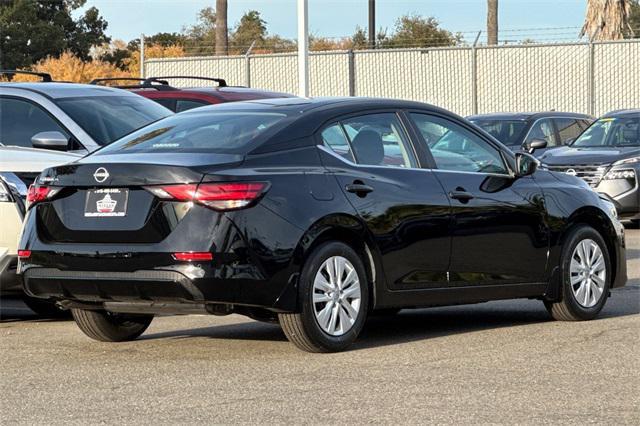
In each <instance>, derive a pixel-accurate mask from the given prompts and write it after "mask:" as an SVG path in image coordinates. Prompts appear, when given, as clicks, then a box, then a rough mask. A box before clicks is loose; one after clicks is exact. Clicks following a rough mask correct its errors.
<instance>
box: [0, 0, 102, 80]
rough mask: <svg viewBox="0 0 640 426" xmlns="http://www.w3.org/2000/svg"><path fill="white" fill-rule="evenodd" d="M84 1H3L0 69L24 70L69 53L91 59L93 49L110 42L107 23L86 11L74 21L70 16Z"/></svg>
mask: <svg viewBox="0 0 640 426" xmlns="http://www.w3.org/2000/svg"><path fill="white" fill-rule="evenodd" d="M85 2H86V0H11V1H9V0H3V1H1V2H0V28H1V29H2V37H0V52H2V55H0V67H2V68H5V69H6V68H25V67H30V66H31V65H33V64H35V63H37V62H39V61H40V60H42V59H44V58H46V57H49V56H52V57H58V56H60V55H61V54H62V52H64V51H65V50H70V51H71V52H72V53H73V54H74V55H75V56H77V57H78V58H80V59H83V60H88V59H90V51H91V48H92V47H93V46H99V45H102V44H104V43H108V42H109V41H110V39H109V37H107V36H106V34H105V33H104V31H105V30H106V28H107V22H106V21H105V20H104V19H103V18H102V17H101V16H100V13H99V12H98V9H96V8H95V7H91V8H89V9H88V10H87V11H85V13H84V14H83V15H82V16H80V17H79V18H77V19H75V20H74V18H73V16H72V12H73V11H74V10H76V9H78V8H80V7H82V6H84V4H85Z"/></svg>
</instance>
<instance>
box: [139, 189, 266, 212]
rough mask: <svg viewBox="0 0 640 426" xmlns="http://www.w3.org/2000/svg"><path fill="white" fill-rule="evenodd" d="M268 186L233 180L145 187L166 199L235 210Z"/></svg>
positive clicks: (257, 196) (255, 197)
mask: <svg viewBox="0 0 640 426" xmlns="http://www.w3.org/2000/svg"><path fill="white" fill-rule="evenodd" d="M268 187H269V185H268V183H266V182H233V183H201V184H200V185H195V184H181V185H162V186H149V187H146V188H145V189H146V190H147V191H149V192H151V193H153V194H154V195H155V196H156V197H158V198H161V199H164V200H176V201H193V202H196V203H199V204H203V205H205V206H207V207H211V208H212V209H215V210H233V209H240V208H243V207H247V206H248V205H249V204H251V203H252V202H253V201H255V200H257V199H258V198H260V197H261V196H262V195H263V194H264V193H265V192H266V191H267V189H268Z"/></svg>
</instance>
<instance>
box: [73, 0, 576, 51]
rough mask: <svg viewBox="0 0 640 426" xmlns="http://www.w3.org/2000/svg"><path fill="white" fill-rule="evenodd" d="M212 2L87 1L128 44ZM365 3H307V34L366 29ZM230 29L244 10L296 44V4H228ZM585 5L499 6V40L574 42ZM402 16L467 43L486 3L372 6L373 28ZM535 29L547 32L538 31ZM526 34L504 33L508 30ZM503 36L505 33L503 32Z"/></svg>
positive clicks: (526, 1)
mask: <svg viewBox="0 0 640 426" xmlns="http://www.w3.org/2000/svg"><path fill="white" fill-rule="evenodd" d="M215 3H216V2H215V0H88V1H87V4H86V5H85V7H91V6H95V7H97V8H98V9H99V10H100V13H101V14H102V16H103V17H104V18H105V19H106V20H107V22H108V23H109V27H108V29H107V33H108V34H109V35H110V36H111V37H112V38H114V39H122V40H125V41H129V40H131V39H133V38H137V37H139V35H140V34H141V33H144V34H149V35H151V34H155V33H158V32H180V31H181V30H182V29H183V28H184V27H185V26H189V25H191V24H193V23H195V22H196V17H197V14H198V11H199V10H201V9H203V8H204V7H207V6H214V7H215ZM367 4H368V1H367V0H309V30H310V32H311V33H312V34H314V35H316V36H320V37H343V36H350V35H352V34H353V33H354V30H355V27H356V25H359V26H361V27H363V28H364V27H366V26H367V19H368V18H367V16H368V15H367ZM228 5H229V6H228V21H229V26H230V27H232V26H233V25H235V24H236V23H237V22H238V21H239V20H240V17H241V16H242V15H243V14H244V13H245V12H247V11H249V10H257V11H259V12H260V14H261V15H262V17H263V19H264V20H265V21H267V29H268V31H269V34H279V35H281V36H284V37H287V38H296V34H297V27H296V25H297V20H296V0H228ZM585 8H586V0H499V20H500V31H501V35H500V38H501V39H503V38H504V39H509V38H512V37H515V36H516V35H517V36H518V37H520V38H527V37H529V36H531V37H529V38H535V39H537V40H540V41H543V40H541V39H542V38H545V40H544V41H547V40H548V41H552V40H551V39H555V38H564V39H575V38H576V37H577V36H576V37H574V36H573V33H574V32H575V33H576V34H577V32H578V29H575V28H568V27H579V26H581V25H582V21H583V19H584V12H585ZM407 13H417V14H419V15H423V16H433V17H435V18H436V19H438V20H439V21H440V23H441V25H442V27H443V28H446V29H448V30H450V31H453V32H463V33H464V34H463V35H464V36H465V38H466V39H467V40H469V39H471V40H472V39H473V38H474V37H475V33H477V31H479V30H482V29H484V28H485V26H486V0H448V1H447V0H377V1H376V21H377V22H376V26H377V27H378V28H386V29H388V30H392V29H393V25H394V22H395V21H396V19H397V18H398V17H399V16H401V15H405V14H407ZM539 28H551V29H550V30H547V31H540V30H538V29H539ZM514 29H519V30H527V31H526V32H525V31H519V32H518V31H509V30H514ZM503 30H504V31H503Z"/></svg>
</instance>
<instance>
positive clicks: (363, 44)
mask: <svg viewBox="0 0 640 426" xmlns="http://www.w3.org/2000/svg"><path fill="white" fill-rule="evenodd" d="M368 47H369V38H368V34H367V31H366V30H365V29H364V28H361V27H360V26H356V32H355V33H353V35H352V36H351V48H352V49H354V50H358V49H359V50H362V49H366V48H368Z"/></svg>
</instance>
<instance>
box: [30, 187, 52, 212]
mask: <svg viewBox="0 0 640 426" xmlns="http://www.w3.org/2000/svg"><path fill="white" fill-rule="evenodd" d="M59 191H60V188H52V187H50V186H41V185H31V186H29V191H27V204H28V205H29V207H31V206H33V205H34V204H36V203H40V202H42V201H46V200H50V199H51V198H53V196H54V195H56V194H57V193H58V192H59Z"/></svg>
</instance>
